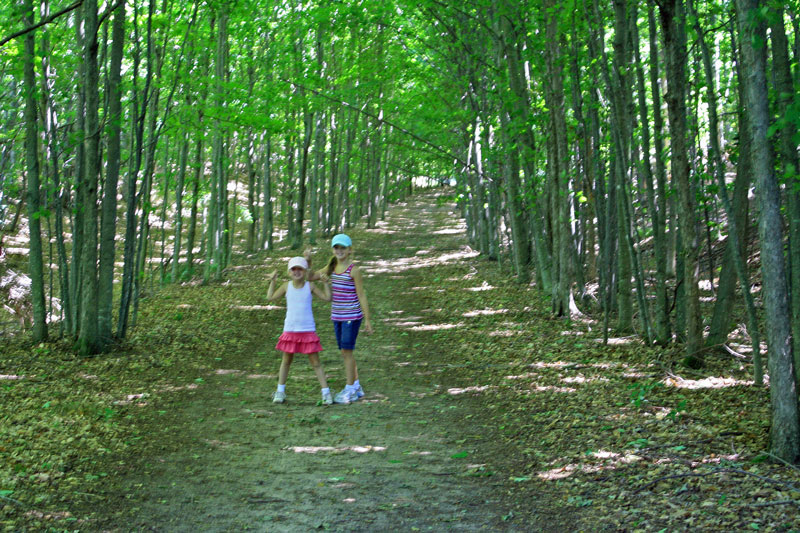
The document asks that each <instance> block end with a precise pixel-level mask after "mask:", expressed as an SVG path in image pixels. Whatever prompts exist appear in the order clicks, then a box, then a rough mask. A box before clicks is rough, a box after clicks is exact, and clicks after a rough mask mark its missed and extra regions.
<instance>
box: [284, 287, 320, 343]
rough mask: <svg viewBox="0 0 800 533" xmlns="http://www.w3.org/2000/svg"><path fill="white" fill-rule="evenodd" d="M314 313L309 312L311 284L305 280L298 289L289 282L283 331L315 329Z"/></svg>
mask: <svg viewBox="0 0 800 533" xmlns="http://www.w3.org/2000/svg"><path fill="white" fill-rule="evenodd" d="M316 330H317V328H316V324H314V315H313V314H312V312H311V284H310V283H309V282H307V281H306V283H305V285H303V286H302V287H301V288H299V289H295V288H294V283H292V282H291V281H290V282H289V286H288V287H287V288H286V320H284V321H283V331H294V332H302V331H316Z"/></svg>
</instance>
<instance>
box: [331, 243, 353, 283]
mask: <svg viewBox="0 0 800 533" xmlns="http://www.w3.org/2000/svg"><path fill="white" fill-rule="evenodd" d="M348 248H349V249H350V258H351V259H352V258H353V247H352V246H348ZM334 270H336V256H335V255H333V256H331V258H330V259H329V260H328V266H327V267H325V273H326V274H327V275H328V276H330V275H331V274H333V271H334Z"/></svg>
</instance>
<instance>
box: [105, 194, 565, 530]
mask: <svg viewBox="0 0 800 533" xmlns="http://www.w3.org/2000/svg"><path fill="white" fill-rule="evenodd" d="M433 234H436V238H435V240H433V239H431V236H432V235H433ZM352 235H353V237H354V241H355V243H356V246H357V251H356V253H357V260H358V261H359V262H360V264H362V266H363V268H364V269H365V271H366V274H367V282H366V284H367V290H368V294H369V298H370V303H371V306H372V308H373V316H374V322H375V326H376V328H375V329H376V333H375V334H374V335H373V336H371V337H370V336H367V335H365V334H363V333H362V335H361V336H360V337H359V344H358V348H357V351H356V357H357V361H358V363H359V371H360V375H361V382H362V385H363V386H364V389H365V391H366V396H365V398H363V399H362V400H361V401H359V402H358V403H356V404H352V405H349V406H337V405H335V406H331V407H323V406H319V405H317V400H318V397H319V391H318V384H317V382H316V379H315V377H314V375H313V372H312V371H311V369H310V367H309V365H308V363H307V361H305V360H302V359H297V360H296V361H295V364H294V365H293V368H292V371H291V374H290V376H289V382H288V387H287V394H288V395H289V401H288V403H287V404H285V405H274V404H272V403H271V401H270V394H271V393H272V391H273V390H274V386H275V372H276V371H277V367H278V364H279V359H278V356H277V354H276V352H275V351H274V349H273V348H272V346H274V343H275V339H276V338H277V336H278V334H279V332H280V325H281V323H282V319H283V309H271V310H270V309H268V310H265V309H264V307H263V306H264V304H265V302H264V298H263V294H264V293H265V292H266V285H265V282H264V280H265V273H266V272H267V270H268V268H272V266H273V265H272V264H270V265H260V266H256V267H253V268H243V269H241V270H240V271H236V272H234V273H232V275H231V276H230V279H231V282H230V286H229V287H228V289H229V293H230V294H231V296H230V301H229V303H230V306H229V307H230V308H231V311H230V313H231V314H233V315H235V320H233V321H232V324H238V325H237V327H241V328H242V330H241V333H240V339H241V342H240V343H238V345H236V346H225V345H220V346H219V347H218V350H217V352H218V353H217V354H216V357H214V358H213V359H214V360H213V361H210V362H209V365H210V367H209V368H210V371H209V372H208V373H207V375H204V376H201V377H198V378H196V379H195V380H194V381H195V384H196V385H197V386H196V388H189V389H187V390H182V391H179V392H176V393H175V394H174V395H173V397H172V399H171V400H170V401H171V403H170V404H168V405H163V406H161V407H162V409H161V410H160V411H159V414H160V415H161V417H162V418H161V420H162V421H163V423H162V424H160V425H159V427H158V428H157V429H155V430H154V432H153V434H151V435H149V436H148V437H147V438H148V439H149V440H150V441H151V445H150V446H149V448H148V449H149V450H151V452H152V453H148V454H147V455H146V456H144V457H143V458H141V460H140V461H139V464H137V465H135V466H133V465H130V466H129V469H130V471H129V473H128V475H127V477H126V479H125V480H124V482H123V483H122V484H120V485H119V486H120V487H121V488H120V489H119V494H118V495H117V497H118V501H110V502H109V509H110V510H109V513H108V514H109V515H111V518H109V519H108V521H107V522H106V524H104V525H107V526H109V527H110V528H111V529H114V530H119V531H142V530H147V531H241V530H246V529H249V530H254V531H309V530H315V529H319V530H329V531H388V530H398V531H482V530H485V531H496V530H504V531H533V530H536V531H538V530H557V529H559V527H557V524H555V523H550V522H533V520H535V517H536V516H537V513H536V507H539V508H544V507H546V506H545V505H544V504H543V502H541V501H540V502H539V503H538V504H537V503H534V502H527V503H525V504H524V505H523V507H525V508H526V509H528V511H529V512H528V513H520V511H519V504H520V502H518V501H516V502H514V501H512V500H513V499H512V498H510V497H509V496H508V493H507V491H506V489H505V485H506V484H507V483H508V482H507V481H504V480H502V479H499V478H498V477H493V476H491V475H489V474H490V473H487V472H486V471H485V469H484V466H485V461H486V458H487V457H489V456H494V457H493V459H497V457H496V455H497V454H498V452H500V453H501V452H502V451H501V450H496V449H493V448H492V438H491V437H492V436H491V434H487V432H486V431H485V430H484V429H481V427H482V426H481V425H480V424H479V423H477V421H478V420H479V418H480V416H481V415H480V409H481V404H480V403H479V402H480V400H479V399H476V398H474V397H472V396H470V395H468V394H457V393H458V392H460V391H459V387H464V388H467V387H469V386H470V385H471V384H469V383H457V382H453V378H452V377H451V376H449V375H448V373H447V372H446V368H443V367H444V366H445V365H438V368H437V367H436V362H437V359H438V357H439V355H440V353H439V352H441V351H443V350H449V351H451V352H452V351H453V350H458V349H459V347H458V346H437V344H436V335H435V330H436V326H435V325H433V324H430V321H429V320H428V321H426V320H425V317H426V316H427V315H429V314H430V313H431V312H432V310H430V309H427V308H426V300H425V297H424V295H422V293H423V292H424V291H422V290H420V289H421V288H423V287H424V288H426V289H430V287H431V285H440V286H441V288H438V289H436V290H439V291H441V290H447V285H446V283H445V282H444V281H443V280H441V279H439V278H438V277H437V276H436V265H437V264H447V263H452V262H457V261H459V260H462V259H463V256H464V255H465V254H468V253H469V250H468V249H466V248H465V246H464V237H463V229H462V228H461V227H460V226H459V222H458V220H457V219H456V218H455V217H453V216H452V215H451V214H449V213H448V209H447V207H437V206H436V202H435V197H432V196H431V197H427V198H422V199H419V200H416V203H415V204H414V205H410V206H400V207H396V208H394V209H393V210H392V211H391V213H390V214H389V216H388V217H387V220H386V222H385V223H382V224H381V227H380V228H378V229H376V230H368V231H364V230H361V231H354V232H353V233H352ZM322 249H323V250H324V252H320V254H318V257H317V261H321V260H322V259H323V258H324V255H325V254H326V253H327V251H326V250H325V248H324V247H323V248H322ZM288 253H289V252H288V251H287V252H286V254H287V255H288ZM276 261H277V259H276ZM280 261H281V263H277V262H276V263H275V264H282V262H283V261H284V259H280ZM180 305H181V304H180V303H177V304H176V306H178V307H180ZM259 306H260V307H259ZM328 309H329V308H328V307H327V304H325V303H324V302H323V303H321V304H315V316H316V318H317V324H318V332H319V334H320V337H321V338H322V341H323V346H324V347H325V351H324V352H323V356H322V361H323V365H324V366H325V368H326V371H327V373H328V377H329V381H330V384H331V388H332V389H333V390H334V392H335V391H336V390H338V389H340V388H341V387H342V386H343V383H344V381H343V376H344V372H343V367H342V364H341V360H340V357H339V356H338V354H337V352H336V350H335V341H334V336H333V331H332V327H331V325H330V322H329V321H328V320H327V315H328V313H329V310H328ZM448 391H449V393H448ZM152 443H159V444H157V445H152ZM153 451H154V452H153ZM115 499H116V497H115ZM512 505H515V506H516V508H517V511H516V512H512V511H511V510H510V509H511V506H512Z"/></svg>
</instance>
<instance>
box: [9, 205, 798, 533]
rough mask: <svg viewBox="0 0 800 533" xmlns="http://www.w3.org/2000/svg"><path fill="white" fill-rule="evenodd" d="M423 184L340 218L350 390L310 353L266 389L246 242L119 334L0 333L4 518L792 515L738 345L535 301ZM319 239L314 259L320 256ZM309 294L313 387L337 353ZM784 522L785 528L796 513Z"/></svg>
mask: <svg viewBox="0 0 800 533" xmlns="http://www.w3.org/2000/svg"><path fill="white" fill-rule="evenodd" d="M441 200H442V198H440V197H437V196H436V195H428V196H425V197H420V198H417V199H416V200H415V201H414V202H413V203H411V204H408V205H401V206H397V207H395V208H394V209H393V210H392V211H391V213H390V214H389V216H388V218H387V221H386V222H385V223H382V224H381V225H380V226H379V227H378V228H377V229H374V230H364V229H361V228H359V229H356V230H354V231H353V232H352V235H353V237H354V241H355V242H356V245H357V247H358V249H357V256H358V260H359V261H360V262H361V264H362V265H363V267H364V269H365V271H366V273H367V288H368V291H369V295H370V301H371V304H372V307H373V308H374V311H373V314H374V322H375V324H376V326H377V328H376V329H377V331H376V333H375V335H373V336H372V337H368V336H366V335H362V336H361V337H360V339H359V348H358V352H357V355H358V361H359V369H360V372H361V375H362V382H363V383H364V386H365V388H366V391H367V396H366V398H365V399H364V400H362V401H361V402H359V403H357V404H354V405H350V406H333V407H330V408H324V407H321V406H318V405H317V396H318V390H317V384H316V380H315V378H314V376H313V373H312V372H311V371H310V369H309V367H308V364H307V363H306V362H305V361H303V360H301V359H298V360H297V361H296V362H295V365H294V367H293V368H292V373H291V375H290V378H289V387H288V389H287V390H288V392H289V394H290V401H289V403H288V404H286V405H280V406H276V405H273V404H272V403H271V402H270V400H269V395H270V393H271V391H272V390H273V388H274V383H275V372H276V371H277V367H278V363H279V360H278V358H277V356H276V354H275V352H274V350H273V349H272V346H274V342H275V339H276V338H277V336H278V333H279V331H280V325H281V323H282V320H283V309H282V308H280V307H279V306H268V305H266V302H265V299H264V294H265V293H266V282H265V280H266V276H265V273H266V272H269V271H270V270H272V269H273V268H276V267H280V268H283V265H284V264H285V263H284V261H285V257H284V256H288V255H290V254H291V252H290V251H288V250H279V251H278V253H277V254H275V255H274V256H271V257H268V258H263V257H251V258H244V259H242V261H241V262H240V264H238V266H236V267H233V268H231V269H230V270H229V271H227V272H226V276H225V281H224V282H223V283H218V284H212V285H210V286H206V287H200V286H198V285H194V284H184V285H180V286H169V287H165V288H163V289H161V290H160V291H158V292H157V293H155V294H154V295H153V296H152V297H150V298H148V299H147V300H146V301H145V302H143V306H142V308H141V315H140V320H139V324H138V327H137V328H136V330H135V332H134V334H133V335H132V336H131V339H130V340H129V342H127V343H126V344H125V345H124V346H120V347H119V348H118V349H117V350H116V351H115V352H114V353H112V354H110V355H107V356H103V357H98V358H93V359H80V358H76V357H75V356H74V355H72V354H71V353H70V351H69V349H68V348H69V347H68V346H66V345H63V344H59V343H52V344H44V345H39V346H30V345H26V344H25V343H24V342H19V341H17V342H15V343H11V344H4V346H3V352H2V354H0V388H2V410H1V411H0V524H2V525H3V526H4V529H5V530H7V531H17V530H31V531H33V530H48V529H49V530H52V531H62V530H78V531H96V530H104V531H140V530H155V531H190V530H195V531H197V530H200V531H240V530H245V529H252V530H256V531H308V530H309V529H323V530H324V529H327V530H332V531H345V530H347V531H377V530H387V529H398V530H402V531H416V530H422V531H426V530H433V531H441V530H447V531H476V530H487V531H490V530H508V531H564V530H608V531H618V530H619V531H660V530H667V531H671V530H676V529H687V528H691V529H698V530H740V531H741V530H759V531H761V530H763V531H793V530H797V525H796V524H798V523H800V519H799V518H798V505H800V472H798V470H797V469H796V468H794V467H792V466H789V465H783V464H779V463H775V462H773V461H771V460H770V458H769V456H768V455H766V454H765V453H764V450H765V449H766V448H767V438H768V430H769V427H768V420H769V416H768V405H769V399H768V391H767V390H766V389H761V388H756V387H754V386H753V385H752V378H751V370H752V369H751V367H750V364H749V362H747V361H745V360H742V359H738V358H734V357H731V356H728V355H709V356H708V358H707V366H706V367H705V368H704V369H702V370H701V371H693V370H692V371H689V370H686V369H684V368H682V367H679V366H678V365H677V362H678V361H679V360H680V359H681V357H682V354H681V353H680V352H679V351H677V350H663V349H650V348H646V347H644V346H642V345H641V344H640V343H639V342H638V341H636V340H635V339H632V338H619V339H612V342H611V343H610V345H609V346H603V345H602V344H601V343H600V342H599V341H598V338H599V337H600V336H601V335H600V332H599V329H598V326H597V325H596V324H594V323H593V322H592V321H591V320H589V319H585V320H575V321H573V322H572V323H571V324H566V323H565V322H563V321H561V320H555V319H552V318H551V317H550V315H549V311H548V306H547V302H546V301H545V300H544V299H543V298H542V297H541V295H540V294H539V293H538V292H537V290H536V289H535V288H534V287H520V286H518V285H517V284H515V283H514V282H513V281H510V273H509V272H508V265H507V264H498V263H495V262H489V261H485V260H483V259H480V258H478V257H477V256H476V254H475V253H474V252H472V250H471V249H470V248H469V247H468V246H467V245H466V242H465V238H464V234H463V233H464V230H463V227H462V225H461V224H460V222H459V221H458V220H457V219H456V218H455V217H454V216H453V215H452V213H451V212H450V210H451V207H452V206H451V205H449V204H447V203H446V202H443V201H441ZM325 258H326V254H325V252H324V249H323V251H320V252H319V253H318V254H317V255H316V257H315V260H316V261H317V263H318V264H319V263H321V262H322V261H323V260H324V259H325ZM327 312H328V311H327V307H326V306H325V305H324V304H323V305H318V306H317V307H316V316H317V322H318V330H319V332H320V336H321V337H322V339H323V345H324V346H325V347H326V350H325V352H324V353H323V357H322V359H323V364H324V365H325V368H326V370H327V372H328V375H329V380H330V382H331V385H332V387H334V388H337V387H340V386H341V384H342V376H343V368H342V366H341V363H340V361H339V358H338V356H337V354H336V352H335V350H334V349H333V347H332V342H331V340H332V338H333V334H332V331H331V328H330V326H329V325H328V323H327V321H326V318H325V317H326V313H327ZM793 528H794V529H793Z"/></svg>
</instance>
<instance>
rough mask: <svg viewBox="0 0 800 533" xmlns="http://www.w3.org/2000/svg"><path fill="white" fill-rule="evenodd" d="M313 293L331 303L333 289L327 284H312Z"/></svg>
mask: <svg viewBox="0 0 800 533" xmlns="http://www.w3.org/2000/svg"><path fill="white" fill-rule="evenodd" d="M311 292H312V293H314V294H315V295H316V296H317V298H320V299H322V300H325V301H326V302H330V301H331V289H330V287H328V284H327V283H319V284H314V283H312V284H311Z"/></svg>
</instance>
